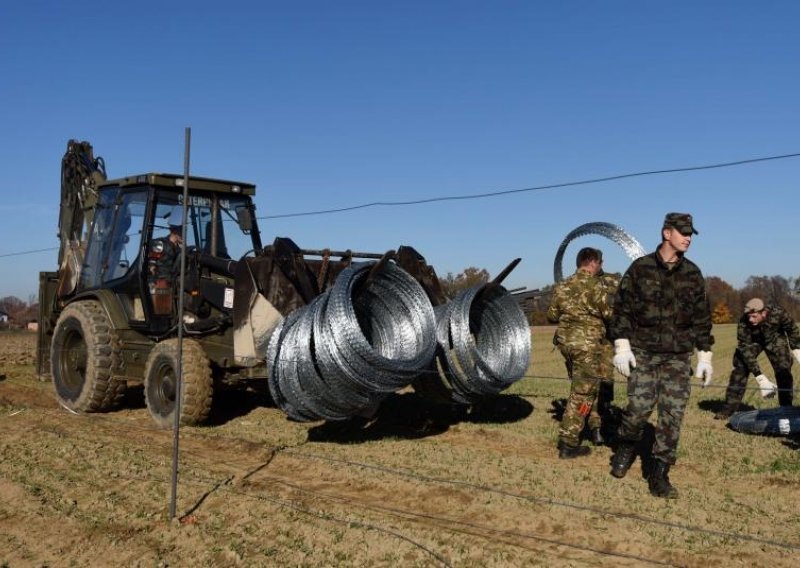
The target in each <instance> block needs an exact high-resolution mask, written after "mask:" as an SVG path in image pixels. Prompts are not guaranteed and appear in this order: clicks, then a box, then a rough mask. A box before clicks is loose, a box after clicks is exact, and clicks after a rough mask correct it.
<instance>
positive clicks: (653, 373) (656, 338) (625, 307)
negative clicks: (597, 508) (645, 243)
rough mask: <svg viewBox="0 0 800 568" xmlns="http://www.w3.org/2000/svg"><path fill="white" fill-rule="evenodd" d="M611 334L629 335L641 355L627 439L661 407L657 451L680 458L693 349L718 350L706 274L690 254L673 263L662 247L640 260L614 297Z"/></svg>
mask: <svg viewBox="0 0 800 568" xmlns="http://www.w3.org/2000/svg"><path fill="white" fill-rule="evenodd" d="M609 335H610V337H611V339H612V340H615V339H628V340H629V341H630V344H631V348H632V350H633V354H634V356H635V357H636V367H635V368H633V369H632V370H631V374H630V376H629V377H628V406H627V408H626V410H625V412H624V414H623V417H622V422H621V424H620V426H619V431H618V436H619V439H620V442H622V443H627V444H631V443H635V442H637V441H639V440H641V437H642V433H643V428H644V425H645V423H646V422H647V420H648V418H649V417H650V414H651V413H652V411H653V408H654V407H657V409H658V421H657V424H656V440H655V443H654V444H653V457H655V458H656V459H658V460H660V461H662V462H664V463H666V464H674V463H675V459H676V453H677V447H678V439H679V437H680V429H681V422H682V420H683V412H684V409H685V408H686V402H687V400H688V398H689V392H690V389H691V385H690V380H691V373H692V370H691V366H690V363H689V360H690V358H691V355H692V350H693V349H694V348H697V350H698V351H710V350H711V345H712V344H713V343H714V338H713V336H712V335H711V311H710V309H709V305H708V299H707V297H706V292H705V280H704V279H703V275H702V273H701V272H700V269H699V268H698V267H697V265H696V264H694V263H693V262H692V261H690V260H689V259H687V258H684V257H683V256H679V259H678V261H677V262H676V263H674V264H672V265H670V264H667V263H665V262H664V261H663V260H662V259H661V256H660V255H659V254H658V251H656V252H654V253H651V254H649V255H647V256H643V257H641V258H639V259H637V260H635V261H633V263H632V264H631V266H630V268H628V271H627V272H626V273H625V275H624V276H623V277H622V281H621V282H620V285H619V290H618V291H617V295H616V297H615V299H614V315H613V318H612V320H611V324H610V326H609Z"/></svg>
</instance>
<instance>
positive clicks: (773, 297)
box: [0, 266, 800, 327]
mask: <svg viewBox="0 0 800 568" xmlns="http://www.w3.org/2000/svg"><path fill="white" fill-rule="evenodd" d="M439 281H440V283H441V285H442V289H443V290H444V292H445V294H446V295H447V296H448V297H449V298H453V297H455V295H456V294H457V293H458V292H459V291H460V290H463V289H464V288H469V287H472V286H478V285H480V284H485V283H486V282H488V281H489V272H488V271H487V270H486V269H485V268H476V267H474V266H470V267H469V268H465V269H464V270H463V271H462V272H460V273H459V274H453V273H451V272H448V273H447V275H446V276H444V277H441V278H439ZM552 290H553V285H549V286H545V287H543V288H541V289H539V290H534V291H532V292H529V293H527V294H526V295H525V299H524V301H521V302H520V303H521V305H522V308H523V310H524V311H525V314H526V316H527V318H528V322H529V323H530V324H531V325H548V323H549V322H548V321H547V317H546V313H547V307H548V306H549V305H550V294H551V293H552ZM706 292H707V294H708V300H709V304H710V306H711V318H712V320H713V321H714V323H732V322H735V321H737V320H738V319H739V316H740V315H741V313H742V310H743V309H744V305H745V303H747V301H748V300H749V299H750V298H761V299H762V300H764V301H765V302H766V303H767V304H771V305H777V306H780V307H782V308H783V309H785V310H786V311H787V313H788V314H789V315H790V316H791V317H792V318H793V319H794V320H795V321H800V276H798V277H797V278H787V277H785V276H750V277H749V278H748V279H747V280H746V281H745V284H744V286H743V287H741V288H739V289H736V288H734V287H733V286H731V285H730V284H729V283H728V282H726V281H725V280H723V279H722V278H720V277H719V276H708V277H707V278H706ZM35 300H36V298H35V296H33V295H31V296H30V297H29V298H28V302H25V301H23V300H20V299H19V298H17V297H15V296H6V297H5V298H0V312H4V313H6V314H7V315H8V318H9V323H8V324H6V326H7V325H9V324H10V325H11V326H16V327H24V326H25V324H26V323H27V322H29V321H36V320H37V319H38V317H39V304H38V303H36V301H35ZM0 325H2V323H0Z"/></svg>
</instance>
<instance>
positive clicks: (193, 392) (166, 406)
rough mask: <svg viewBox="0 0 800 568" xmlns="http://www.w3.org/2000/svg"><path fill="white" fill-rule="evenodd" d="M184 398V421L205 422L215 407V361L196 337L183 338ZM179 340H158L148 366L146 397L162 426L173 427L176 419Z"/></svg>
mask: <svg viewBox="0 0 800 568" xmlns="http://www.w3.org/2000/svg"><path fill="white" fill-rule="evenodd" d="M182 365H183V398H182V400H181V424H182V425H185V426H193V425H196V424H202V423H203V422H205V420H206V419H207V418H208V414H209V412H210V411H211V398H212V393H213V385H214V383H213V380H212V377H211V365H210V363H209V361H208V357H206V354H205V353H204V352H203V348H202V347H201V346H200V344H199V343H198V342H197V341H194V340H193V339H184V340H183V362H182ZM177 368H178V340H177V339H167V340H165V341H162V342H161V343H157V344H156V346H155V347H153V350H152V351H150V355H149V356H148V357H147V364H146V366H145V370H144V399H145V402H146V403H147V409H148V410H149V411H150V416H152V417H153V420H155V421H156V424H158V426H159V427H160V428H172V426H173V425H174V423H175V403H176V398H177V393H178V389H177V387H178V380H177V376H178V374H177Z"/></svg>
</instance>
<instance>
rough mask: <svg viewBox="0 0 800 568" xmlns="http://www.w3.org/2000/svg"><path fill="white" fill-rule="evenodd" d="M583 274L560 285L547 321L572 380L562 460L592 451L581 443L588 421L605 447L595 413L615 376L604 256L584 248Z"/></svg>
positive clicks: (581, 258)
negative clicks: (603, 386)
mask: <svg viewBox="0 0 800 568" xmlns="http://www.w3.org/2000/svg"><path fill="white" fill-rule="evenodd" d="M576 264H577V265H578V270H577V271H576V272H575V274H573V275H572V276H570V277H569V278H567V279H566V280H564V281H563V282H560V283H559V284H558V286H556V288H555V290H554V291H553V299H552V302H551V304H550V307H549V309H548V310H547V319H548V320H550V321H551V322H553V323H558V329H557V330H556V335H555V338H554V340H553V342H554V343H555V344H556V345H557V346H558V348H559V350H560V351H561V354H562V355H563V356H564V361H565V362H566V365H567V373H568V374H569V377H570V379H571V386H570V393H569V398H568V399H567V404H566V407H565V408H564V416H563V418H562V420H561V428H560V430H559V434H558V457H560V458H562V459H568V458H575V457H578V456H584V455H587V454H588V453H590V451H591V450H590V448H589V447H588V446H581V445H580V434H581V431H582V430H583V427H584V423H585V422H586V420H587V417H588V418H589V427H590V428H591V429H592V432H593V438H594V440H595V441H598V443H602V437H601V436H600V416H599V414H598V413H597V411H596V410H595V411H594V412H592V409H594V407H595V403H596V400H597V392H598V389H599V383H600V379H601V378H604V377H608V376H610V375H611V373H612V372H613V369H612V368H611V365H610V351H611V344H610V343H609V342H608V340H607V339H606V338H605V336H606V321H607V320H608V319H609V318H610V317H611V308H610V307H609V303H608V292H607V289H606V287H605V286H604V284H603V282H602V281H601V279H600V278H598V277H597V274H598V273H599V272H600V270H601V267H602V264H603V254H602V252H600V251H599V250H597V249H594V248H588V247H587V248H583V249H581V250H580V251H579V252H578V256H577V259H576Z"/></svg>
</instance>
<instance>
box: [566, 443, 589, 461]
mask: <svg viewBox="0 0 800 568" xmlns="http://www.w3.org/2000/svg"><path fill="white" fill-rule="evenodd" d="M591 451H592V449H591V448H590V447H589V446H568V445H567V444H565V443H564V442H559V443H558V457H559V458H561V459H562V460H569V459H572V458H579V457H581V456H588V455H589V454H590V453H591Z"/></svg>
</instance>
